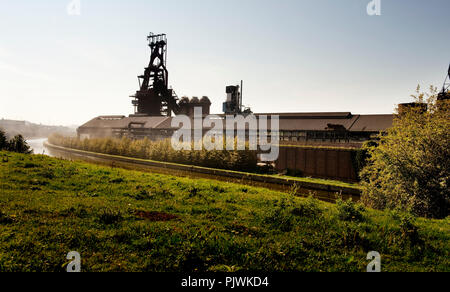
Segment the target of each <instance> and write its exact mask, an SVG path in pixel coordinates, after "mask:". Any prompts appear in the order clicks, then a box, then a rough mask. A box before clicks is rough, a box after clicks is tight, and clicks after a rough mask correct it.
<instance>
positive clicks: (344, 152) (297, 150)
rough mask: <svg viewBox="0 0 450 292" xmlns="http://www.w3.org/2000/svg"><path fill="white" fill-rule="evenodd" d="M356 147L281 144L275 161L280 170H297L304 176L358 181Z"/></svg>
mask: <svg viewBox="0 0 450 292" xmlns="http://www.w3.org/2000/svg"><path fill="white" fill-rule="evenodd" d="M355 151H356V150H354V149H338V148H317V147H295V146H280V156H279V158H278V160H277V161H276V163H275V167H276V169H277V170H278V171H286V170H288V171H289V172H296V173H298V174H301V175H302V176H310V177H318V178H326V179H338V180H344V181H357V180H358V174H357V171H356V169H355V168H356V167H355V165H354V153H355Z"/></svg>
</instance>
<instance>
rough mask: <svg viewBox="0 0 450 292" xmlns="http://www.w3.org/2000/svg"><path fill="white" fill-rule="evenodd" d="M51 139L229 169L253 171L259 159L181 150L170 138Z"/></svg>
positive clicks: (85, 147) (254, 155) (252, 155)
mask: <svg viewBox="0 0 450 292" xmlns="http://www.w3.org/2000/svg"><path fill="white" fill-rule="evenodd" d="M49 142H50V143H52V144H54V145H59V146H63V147H67V148H73V149H78V150H84V151H91V152H98V153H105V154H111V155H122V156H128V157H134V158H141V159H149V160H154V161H162V162H171V163H179V164H186V165H197V166H204V167H210V168H220V169H228V170H239V171H251V172H252V171H256V169H257V163H258V159H257V153H256V151H250V150H243V151H228V150H223V151H217V150H213V151H207V150H201V151H195V150H191V151H177V150H174V149H173V147H172V144H171V141H170V140H163V141H150V140H149V139H147V138H145V139H142V140H132V139H129V138H121V139H118V138H100V139H84V140H81V139H78V138H70V137H63V136H61V135H53V136H51V137H50V138H49Z"/></svg>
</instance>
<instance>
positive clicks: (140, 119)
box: [78, 33, 394, 147]
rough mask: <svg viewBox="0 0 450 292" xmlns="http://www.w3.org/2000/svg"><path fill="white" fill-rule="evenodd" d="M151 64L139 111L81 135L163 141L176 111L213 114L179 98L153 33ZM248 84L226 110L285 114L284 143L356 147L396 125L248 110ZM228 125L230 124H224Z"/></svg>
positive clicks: (231, 91)
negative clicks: (245, 94)
mask: <svg viewBox="0 0 450 292" xmlns="http://www.w3.org/2000/svg"><path fill="white" fill-rule="evenodd" d="M148 42H149V47H150V63H149V65H148V67H147V68H145V71H144V74H143V75H140V76H138V79H139V84H140V88H139V90H138V91H137V92H136V93H135V94H134V95H132V96H131V97H132V98H133V101H132V104H133V106H134V114H131V115H129V116H99V117H96V118H94V119H92V120H91V121H89V122H87V123H85V124H84V125H82V126H81V127H79V129H78V136H79V137H80V138H95V137H130V138H133V139H142V138H145V137H147V138H149V139H151V140H160V139H166V138H170V137H172V135H173V133H174V131H176V130H177V128H174V127H172V126H171V124H172V123H171V122H172V117H173V115H186V116H189V117H191V118H193V115H194V109H195V108H201V109H202V114H203V115H205V116H206V115H209V114H210V107H211V101H210V99H209V98H208V97H206V96H203V97H202V98H198V97H192V98H188V97H182V98H179V97H178V96H177V94H176V93H175V91H174V90H173V89H172V88H171V87H170V86H169V71H168V68H167V36H166V35H165V34H156V35H155V34H152V33H151V34H150V35H149V36H148ZM242 89H243V83H242V82H241V84H240V85H236V86H227V87H226V101H225V102H224V103H223V113H222V114H218V115H217V116H219V117H221V118H224V117H225V116H226V115H238V114H242V115H254V116H255V117H256V118H258V117H259V116H261V115H266V116H272V115H278V116H279V117H280V128H279V133H278V134H279V137H280V140H281V142H280V143H281V144H300V145H323V146H334V145H341V146H356V147H358V146H359V145H361V144H362V143H363V142H364V141H367V140H369V139H371V138H373V137H374V136H375V135H377V134H379V133H380V132H383V131H385V130H386V129H387V128H389V127H390V126H391V125H392V122H393V117H394V116H393V115H392V114H385V115H359V114H352V113H351V112H325V113H301V112H294V113H276V112H274V113H260V114H258V113H255V114H253V113H252V111H251V109H250V108H244V107H243V105H242V99H243V94H242V92H243V90H242ZM224 128H225V127H224Z"/></svg>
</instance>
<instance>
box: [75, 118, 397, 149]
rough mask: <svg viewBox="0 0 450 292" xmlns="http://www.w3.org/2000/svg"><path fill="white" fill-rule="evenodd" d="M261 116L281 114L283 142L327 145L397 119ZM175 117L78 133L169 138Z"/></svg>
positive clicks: (97, 124)
mask: <svg viewBox="0 0 450 292" xmlns="http://www.w3.org/2000/svg"><path fill="white" fill-rule="evenodd" d="M261 115H266V116H269V117H270V116H271V115H278V116H279V117H280V133H279V135H280V140H281V141H282V144H283V143H285V144H286V143H288V144H306V145H309V144H311V145H326V146H330V145H334V144H352V143H353V144H358V143H362V142H364V141H367V140H370V139H371V138H373V136H374V135H377V134H379V133H380V132H384V131H386V129H388V128H389V127H391V126H392V122H393V118H394V115H354V114H352V113H350V112H343V113H279V114H277V113H272V114H255V116H256V117H257V118H258V117H259V116H261ZM219 117H221V118H224V117H225V116H224V115H220V116H219ZM172 119H173V118H172V117H164V116H136V115H132V116H129V117H126V116H100V117H97V118H95V119H92V120H91V121H89V122H87V123H86V124H84V125H82V126H81V127H79V128H78V136H79V137H80V138H101V137H117V138H120V137H130V138H133V139H143V138H148V139H151V140H161V139H167V138H171V137H172V135H173V133H174V131H176V130H178V129H177V128H172V127H171V122H172ZM192 124H193V123H192ZM269 124H270V123H269ZM269 126H270V125H269ZM224 129H225V126H224ZM269 129H270V127H269ZM204 130H205V131H206V130H208V129H204ZM347 146H348V145H347Z"/></svg>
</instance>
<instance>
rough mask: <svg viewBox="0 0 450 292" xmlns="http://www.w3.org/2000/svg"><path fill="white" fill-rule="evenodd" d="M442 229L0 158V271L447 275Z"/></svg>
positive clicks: (434, 223)
mask: <svg viewBox="0 0 450 292" xmlns="http://www.w3.org/2000/svg"><path fill="white" fill-rule="evenodd" d="M449 223H450V222H449V220H448V219H447V220H441V221H438V220H425V219H417V220H416V221H414V220H413V219H411V218H409V217H408V216H405V215H403V214H397V213H384V212H378V211H371V210H368V211H364V212H361V211H360V210H358V209H357V208H356V207H354V206H353V205H349V204H344V203H341V204H340V205H331V204H327V203H323V202H318V201H316V200H312V199H301V198H296V197H293V196H291V195H289V194H284V193H279V192H275V191H268V190H266V189H260V188H252V187H247V186H243V185H237V184H227V183H221V182H216V181H210V180H200V179H196V180H192V179H187V178H176V177H172V176H166V175H158V174H149V173H141V172H134V171H127V170H121V169H113V168H108V167H99V166H94V165H90V164H85V163H72V162H67V161H63V160H58V159H53V158H49V157H44V156H29V155H20V154H12V153H7V152H0V230H1V232H0V271H64V270H65V265H66V264H67V263H66V260H65V256H66V254H67V253H68V252H69V251H78V252H80V253H81V256H82V269H83V271H186V272H190V271H237V270H241V269H242V270H267V271H365V269H366V266H367V264H368V261H367V260H366V256H367V253H368V252H369V251H372V250H374V251H378V252H379V253H380V254H381V255H382V269H383V271H435V270H438V271H450V262H449V260H448V259H449V255H450V254H449V249H450V247H449V239H450V224H449Z"/></svg>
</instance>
